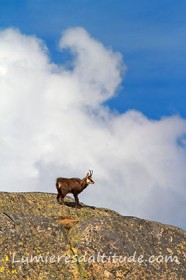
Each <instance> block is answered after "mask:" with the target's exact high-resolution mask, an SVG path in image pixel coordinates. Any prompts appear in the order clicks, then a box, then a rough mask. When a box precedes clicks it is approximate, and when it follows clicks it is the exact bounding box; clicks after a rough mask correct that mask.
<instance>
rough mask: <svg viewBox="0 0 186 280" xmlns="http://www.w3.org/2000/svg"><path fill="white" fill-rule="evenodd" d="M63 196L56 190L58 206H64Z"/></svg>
mask: <svg viewBox="0 0 186 280" xmlns="http://www.w3.org/2000/svg"><path fill="white" fill-rule="evenodd" d="M64 197H65V196H64V195H63V194H62V192H61V191H60V190H59V189H58V194H57V201H58V202H59V204H64Z"/></svg>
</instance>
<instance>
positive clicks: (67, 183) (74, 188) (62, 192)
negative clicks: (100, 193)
mask: <svg viewBox="0 0 186 280" xmlns="http://www.w3.org/2000/svg"><path fill="white" fill-rule="evenodd" d="M92 174H93V172H91V171H90V173H87V175H86V177H84V178H83V179H79V178H57V180H56V188H57V191H58V194H57V201H58V202H59V203H60V204H64V198H65V196H66V195H67V194H68V193H72V194H73V196H74V199H75V202H76V207H77V206H80V204H79V199H78V194H79V193H81V192H82V191H83V190H84V189H85V188H86V187H87V186H88V185H89V184H94V181H93V180H92Z"/></svg>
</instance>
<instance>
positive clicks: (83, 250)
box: [0, 192, 186, 280]
mask: <svg viewBox="0 0 186 280" xmlns="http://www.w3.org/2000/svg"><path fill="white" fill-rule="evenodd" d="M0 219H1V221H0V279H6V280H9V279H11V280H12V279H32V280H35V279H42V280H43V279H48V280H52V279H55V280H56V279H65V280H67V279H91V280H93V279H98V280H101V279H113V280H115V279H130V280H133V279H150V280H152V279H155V280H157V279H158V280H160V279H169V280H171V279H172V280H176V279H179V280H181V279H186V273H185V271H186V232H185V231H183V230H181V229H179V228H176V227H173V226H169V225H163V224H160V223H157V222H151V221H146V220H142V219H138V218H134V217H125V216H121V215H119V214H118V213H116V212H114V211H111V210H108V209H102V208H95V207H88V206H85V205H83V207H82V208H81V209H76V208H75V207H74V203H73V202H72V199H67V202H66V205H64V206H61V205H59V204H58V203H57V202H56V195H55V194H47V193H5V192H2V193H0Z"/></svg>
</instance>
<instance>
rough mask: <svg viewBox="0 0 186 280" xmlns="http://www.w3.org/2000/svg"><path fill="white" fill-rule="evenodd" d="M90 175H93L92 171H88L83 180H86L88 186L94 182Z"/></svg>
mask: <svg viewBox="0 0 186 280" xmlns="http://www.w3.org/2000/svg"><path fill="white" fill-rule="evenodd" d="M92 174H93V170H89V172H88V173H87V175H86V177H85V179H86V183H87V184H88V185H89V184H94V181H93V180H92Z"/></svg>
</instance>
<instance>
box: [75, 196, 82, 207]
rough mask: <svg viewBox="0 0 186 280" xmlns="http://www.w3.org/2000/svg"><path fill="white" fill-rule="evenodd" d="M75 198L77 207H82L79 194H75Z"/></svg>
mask: <svg viewBox="0 0 186 280" xmlns="http://www.w3.org/2000/svg"><path fill="white" fill-rule="evenodd" d="M74 199H75V202H76V207H81V205H80V203H79V198H78V196H77V194H74Z"/></svg>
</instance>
